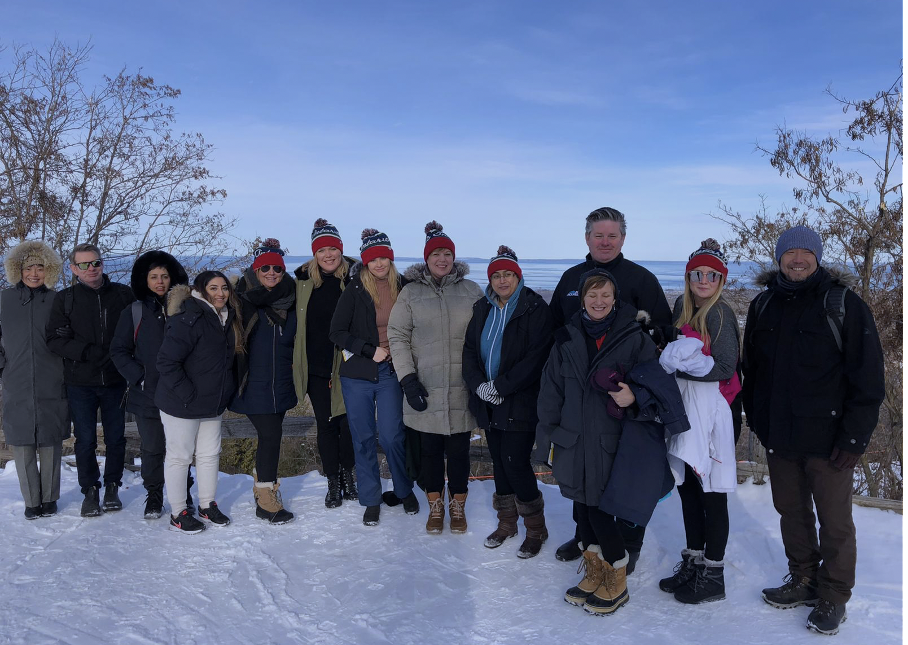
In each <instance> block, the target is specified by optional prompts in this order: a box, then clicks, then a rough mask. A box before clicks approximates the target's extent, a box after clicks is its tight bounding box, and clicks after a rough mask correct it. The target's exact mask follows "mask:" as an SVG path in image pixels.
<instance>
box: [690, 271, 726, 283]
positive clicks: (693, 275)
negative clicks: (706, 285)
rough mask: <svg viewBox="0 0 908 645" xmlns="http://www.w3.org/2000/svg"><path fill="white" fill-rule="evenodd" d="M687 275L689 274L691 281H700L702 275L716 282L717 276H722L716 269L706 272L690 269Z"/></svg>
mask: <svg viewBox="0 0 908 645" xmlns="http://www.w3.org/2000/svg"><path fill="white" fill-rule="evenodd" d="M687 275H688V276H690V281H691V282H700V281H702V280H703V276H704V275H705V276H706V279H707V280H708V281H709V282H718V281H719V278H720V277H721V276H722V274H721V273H719V272H718V271H707V272H706V273H703V272H702V271H691V272H690V273H688V274H687Z"/></svg>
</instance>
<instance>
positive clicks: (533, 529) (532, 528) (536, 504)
mask: <svg viewBox="0 0 908 645" xmlns="http://www.w3.org/2000/svg"><path fill="white" fill-rule="evenodd" d="M544 511H545V501H544V500H543V498H542V493H539V497H537V498H536V499H534V500H533V501H532V502H530V503H529V504H524V503H523V502H521V501H520V500H519V499H518V500H517V512H518V513H520V517H522V518H523V525H524V527H526V530H527V536H526V539H524V541H523V544H521V545H520V549H518V550H517V557H518V558H521V559H524V560H525V559H527V558H534V557H536V556H537V555H539V551H540V549H542V545H543V544H545V541H546V540H547V539H548V538H549V532H548V530H547V529H546V527H545V514H544Z"/></svg>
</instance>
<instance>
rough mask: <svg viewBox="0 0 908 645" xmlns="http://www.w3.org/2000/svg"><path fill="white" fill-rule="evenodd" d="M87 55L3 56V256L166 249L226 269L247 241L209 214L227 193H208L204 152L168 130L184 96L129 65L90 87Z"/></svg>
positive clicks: (59, 49)
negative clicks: (81, 247)
mask: <svg viewBox="0 0 908 645" xmlns="http://www.w3.org/2000/svg"><path fill="white" fill-rule="evenodd" d="M90 51H91V50H90V47H89V46H87V45H86V46H77V47H75V48H72V47H69V46H67V45H66V44H64V43H61V42H60V41H55V42H54V43H53V45H51V47H50V48H49V50H48V51H47V52H46V53H42V52H39V51H38V50H36V49H33V48H26V47H15V48H13V50H12V51H11V52H7V50H5V49H3V50H0V61H2V59H3V55H4V54H6V53H10V54H11V55H10V57H9V64H8V66H7V67H6V71H2V68H0V162H2V164H3V167H2V175H0V252H2V251H5V250H6V248H8V247H9V246H10V245H11V244H15V243H17V242H18V241H20V240H23V239H25V238H40V239H43V240H46V241H47V242H48V243H50V244H51V245H52V246H53V247H54V248H56V249H57V250H58V251H60V252H61V253H66V252H68V250H69V249H70V248H71V247H72V246H73V245H75V244H77V243H80V242H92V243H94V244H96V245H98V246H99V247H100V248H101V249H102V251H103V252H104V254H105V256H106V257H109V258H111V259H113V260H116V259H118V258H129V257H130V256H135V255H138V254H140V253H142V252H144V251H147V250H150V249H164V250H167V251H169V252H171V253H173V254H174V255H177V256H179V257H180V258H181V259H183V260H185V261H186V262H187V265H188V266H187V269H189V270H191V271H192V270H199V269H201V268H204V267H208V266H218V267H220V268H225V267H226V266H228V265H234V264H235V263H236V261H235V260H233V258H234V257H236V256H237V255H241V254H245V249H246V248H247V247H248V243H247V242H245V241H242V240H240V239H238V238H236V237H235V236H234V235H233V234H232V233H231V231H232V230H233V228H234V226H235V223H236V220H235V218H230V217H227V216H225V215H224V214H223V213H221V212H220V211H218V210H217V207H218V206H219V205H220V204H221V203H222V202H223V200H224V199H225V198H226V196H227V193H226V191H224V190H223V189H220V188H216V187H213V186H211V185H210V182H211V181H213V180H216V179H217V177H214V176H212V175H211V174H210V173H209V171H208V169H207V168H206V166H205V164H206V163H207V162H208V161H209V158H210V155H211V152H212V146H211V145H210V144H208V143H206V142H205V139H204V137H203V136H202V135H201V134H198V133H192V134H185V133H184V134H175V133H174V132H173V127H174V124H175V121H176V113H175V110H174V106H173V104H174V102H175V101H176V100H177V99H178V98H179V96H180V91H179V90H178V89H174V88H172V87H170V86H168V85H159V84H157V83H156V82H155V80H154V79H153V78H152V77H150V76H145V75H143V74H142V73H141V70H140V71H139V72H138V73H136V74H127V73H126V70H125V69H124V70H121V71H120V72H119V73H118V74H117V75H116V76H114V77H106V76H105V77H104V78H103V81H102V82H101V83H100V84H98V86H96V87H90V86H89V85H88V84H86V83H85V82H83V80H82V78H81V74H82V70H83V67H84V65H85V62H86V61H87V60H88V56H89V54H90ZM238 249H243V251H242V252H239V251H238ZM126 264H127V263H126V262H123V263H120V265H121V266H123V267H125V266H126ZM116 266H117V263H116V262H114V263H112V266H111V268H114V267H116Z"/></svg>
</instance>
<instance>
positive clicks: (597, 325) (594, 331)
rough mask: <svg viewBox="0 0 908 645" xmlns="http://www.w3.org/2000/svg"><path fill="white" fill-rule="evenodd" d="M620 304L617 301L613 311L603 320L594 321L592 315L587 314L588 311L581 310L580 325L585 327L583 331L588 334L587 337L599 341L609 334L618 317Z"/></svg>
mask: <svg viewBox="0 0 908 645" xmlns="http://www.w3.org/2000/svg"><path fill="white" fill-rule="evenodd" d="M620 304H621V303H620V302H618V300H615V304H614V305H613V306H612V310H611V311H610V312H609V313H608V315H607V316H606V317H605V318H603V319H602V320H593V319H592V318H590V315H589V314H588V313H586V309H583V308H581V309H580V324H581V325H582V326H583V331H584V332H586V335H587V336H589V337H590V338H592V339H593V340H598V339H600V338H602V337H603V336H605V335H606V334H607V333H608V330H609V329H611V328H612V324H613V323H614V322H615V318H616V317H617V316H618V306H619V305H620Z"/></svg>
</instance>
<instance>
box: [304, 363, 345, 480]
mask: <svg viewBox="0 0 908 645" xmlns="http://www.w3.org/2000/svg"><path fill="white" fill-rule="evenodd" d="M306 393H307V394H308V395H309V402H310V403H312V412H313V413H314V414H315V425H316V427H317V428H318V438H317V443H318V456H319V458H320V459H321V460H322V470H324V471H325V476H326V477H334V476H336V475H338V474H340V469H341V467H343V468H344V469H345V470H349V471H351V472H352V471H353V466H354V462H355V458H354V456H353V438H352V436H351V435H350V426H349V425H348V424H347V415H346V414H340V415H338V416H336V417H332V416H331V379H327V378H324V377H322V376H315V375H313V374H309V383H308V385H307V389H306Z"/></svg>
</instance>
